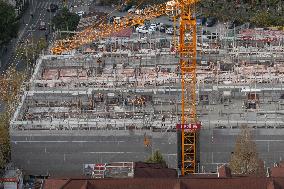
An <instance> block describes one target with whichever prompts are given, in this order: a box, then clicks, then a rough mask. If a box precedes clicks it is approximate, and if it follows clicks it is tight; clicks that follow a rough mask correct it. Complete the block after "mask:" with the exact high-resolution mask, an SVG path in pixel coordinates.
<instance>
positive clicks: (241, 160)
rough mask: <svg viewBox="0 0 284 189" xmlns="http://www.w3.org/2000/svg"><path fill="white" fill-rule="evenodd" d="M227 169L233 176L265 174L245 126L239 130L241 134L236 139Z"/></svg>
mask: <svg viewBox="0 0 284 189" xmlns="http://www.w3.org/2000/svg"><path fill="white" fill-rule="evenodd" d="M229 167H230V168H231V170H232V173H234V174H242V175H255V176H263V174H264V173H265V171H264V166H263V163H262V160H261V159H259V157H258V153H257V150H256V145H255V143H254V141H253V140H252V136H251V133H250V130H249V129H248V128H247V127H246V126H243V127H242V128H241V132H240V134H239V135H238V137H237V140H236V145H235V149H234V153H233V154H232V156H231V160H230V163H229Z"/></svg>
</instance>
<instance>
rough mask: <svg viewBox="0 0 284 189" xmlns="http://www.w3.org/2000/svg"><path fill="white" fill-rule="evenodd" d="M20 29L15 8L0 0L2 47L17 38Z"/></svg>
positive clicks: (0, 39) (0, 37) (0, 40)
mask: <svg viewBox="0 0 284 189" xmlns="http://www.w3.org/2000/svg"><path fill="white" fill-rule="evenodd" d="M18 29H19V24H18V22H17V18H16V13H15V9H14V7H13V6H11V5H10V4H8V3H6V2H4V1H3V0H0V45H1V44H3V43H5V42H8V41H9V40H10V39H11V38H14V37H16V36H17V33H18Z"/></svg>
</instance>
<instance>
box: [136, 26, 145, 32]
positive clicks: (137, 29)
mask: <svg viewBox="0 0 284 189" xmlns="http://www.w3.org/2000/svg"><path fill="white" fill-rule="evenodd" d="M144 27H145V26H138V27H137V28H136V29H135V31H136V32H138V33H139V31H140V30H142V29H143V28H144Z"/></svg>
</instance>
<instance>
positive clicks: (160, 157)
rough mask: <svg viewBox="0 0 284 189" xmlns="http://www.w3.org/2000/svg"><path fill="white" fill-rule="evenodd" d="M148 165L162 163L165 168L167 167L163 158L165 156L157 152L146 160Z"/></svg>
mask: <svg viewBox="0 0 284 189" xmlns="http://www.w3.org/2000/svg"><path fill="white" fill-rule="evenodd" d="M146 162H147V163H160V164H161V165H163V166H164V167H167V163H166V161H165V160H164V158H163V155H162V154H161V152H160V151H159V150H156V151H155V152H154V154H153V155H152V156H151V157H149V158H148V159H147V160H146Z"/></svg>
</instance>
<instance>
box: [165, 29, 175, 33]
mask: <svg viewBox="0 0 284 189" xmlns="http://www.w3.org/2000/svg"><path fill="white" fill-rule="evenodd" d="M166 34H174V28H167V29H166Z"/></svg>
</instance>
